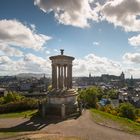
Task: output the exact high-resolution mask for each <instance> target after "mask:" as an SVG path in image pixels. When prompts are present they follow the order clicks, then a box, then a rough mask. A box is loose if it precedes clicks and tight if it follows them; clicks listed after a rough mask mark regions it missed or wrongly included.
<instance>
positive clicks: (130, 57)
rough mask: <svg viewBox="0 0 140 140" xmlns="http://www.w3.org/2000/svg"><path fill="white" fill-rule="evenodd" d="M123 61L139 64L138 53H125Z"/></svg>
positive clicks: (139, 57)
mask: <svg viewBox="0 0 140 140" xmlns="http://www.w3.org/2000/svg"><path fill="white" fill-rule="evenodd" d="M123 59H124V61H126V62H132V63H137V64H140V53H125V54H124V56H123Z"/></svg>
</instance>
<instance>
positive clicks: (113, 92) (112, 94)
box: [107, 89, 118, 99]
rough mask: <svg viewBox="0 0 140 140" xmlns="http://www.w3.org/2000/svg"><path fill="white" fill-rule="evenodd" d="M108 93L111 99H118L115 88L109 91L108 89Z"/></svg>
mask: <svg viewBox="0 0 140 140" xmlns="http://www.w3.org/2000/svg"><path fill="white" fill-rule="evenodd" d="M107 95H108V97H109V98H111V99H117V98H118V93H117V91H116V90H115V89H110V90H109V91H107Z"/></svg>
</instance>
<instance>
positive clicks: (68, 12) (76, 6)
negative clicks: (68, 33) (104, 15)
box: [34, 0, 98, 28]
mask: <svg viewBox="0 0 140 140" xmlns="http://www.w3.org/2000/svg"><path fill="white" fill-rule="evenodd" d="M93 2H94V1H91V0H50V1H49V0H34V4H35V5H37V6H38V7H39V8H40V9H41V10H42V11H44V12H47V13H49V12H54V16H55V18H56V19H57V20H58V22H59V23H61V24H65V25H72V26H76V27H81V28H84V27H89V20H94V21H97V20H98V14H97V12H96V8H94V7H93V6H91V3H93Z"/></svg>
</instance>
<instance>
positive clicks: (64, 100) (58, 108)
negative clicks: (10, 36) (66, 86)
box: [45, 89, 78, 118]
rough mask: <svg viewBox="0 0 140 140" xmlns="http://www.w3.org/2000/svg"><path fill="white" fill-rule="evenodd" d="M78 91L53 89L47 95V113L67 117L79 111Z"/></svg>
mask: <svg viewBox="0 0 140 140" xmlns="http://www.w3.org/2000/svg"><path fill="white" fill-rule="evenodd" d="M77 95H78V93H77V92H76V91H75V90H74V89H70V90H53V91H51V92H49V93H48V95H47V103H46V109H45V110H46V115H54V116H60V117H64V118H65V117H67V116H69V115H71V114H74V113H77V112H78V111H77V110H78V103H77Z"/></svg>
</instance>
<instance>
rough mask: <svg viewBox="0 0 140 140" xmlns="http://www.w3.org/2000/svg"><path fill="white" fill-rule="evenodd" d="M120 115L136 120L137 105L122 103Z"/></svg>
mask: <svg viewBox="0 0 140 140" xmlns="http://www.w3.org/2000/svg"><path fill="white" fill-rule="evenodd" d="M119 113H120V116H122V117H126V118H129V119H132V120H134V119H135V117H136V114H135V107H134V106H133V105H132V104H130V103H121V104H120V106H119Z"/></svg>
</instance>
